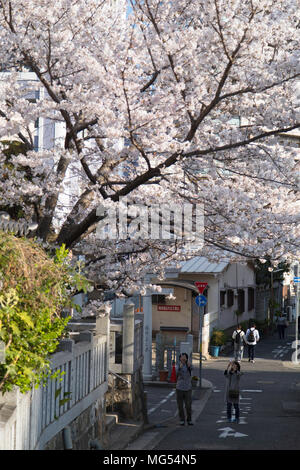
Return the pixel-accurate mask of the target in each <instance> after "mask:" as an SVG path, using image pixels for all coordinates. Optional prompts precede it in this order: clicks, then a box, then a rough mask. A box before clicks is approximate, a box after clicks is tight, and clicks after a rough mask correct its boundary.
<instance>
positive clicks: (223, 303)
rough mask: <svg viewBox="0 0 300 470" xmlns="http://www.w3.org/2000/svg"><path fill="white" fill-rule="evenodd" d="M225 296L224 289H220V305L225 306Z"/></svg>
mask: <svg viewBox="0 0 300 470" xmlns="http://www.w3.org/2000/svg"><path fill="white" fill-rule="evenodd" d="M225 296H226V291H225V290H221V291H220V306H221V307H225Z"/></svg>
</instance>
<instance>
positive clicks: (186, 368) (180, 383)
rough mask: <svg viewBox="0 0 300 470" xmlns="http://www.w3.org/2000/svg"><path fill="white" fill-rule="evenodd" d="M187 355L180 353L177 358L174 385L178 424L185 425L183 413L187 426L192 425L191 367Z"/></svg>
mask: <svg viewBox="0 0 300 470" xmlns="http://www.w3.org/2000/svg"><path fill="white" fill-rule="evenodd" d="M188 358H189V357H188V354H187V353H182V354H180V356H179V364H178V366H177V368H176V376H177V384H176V399H177V406H178V413H179V419H180V424H181V425H182V426H184V424H185V413H184V407H185V411H186V421H187V424H188V425H190V426H191V425H192V424H193V423H192V378H191V375H192V366H191V364H190V363H189V361H188Z"/></svg>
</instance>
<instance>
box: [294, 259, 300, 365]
mask: <svg viewBox="0 0 300 470" xmlns="http://www.w3.org/2000/svg"><path fill="white" fill-rule="evenodd" d="M294 278H297V281H296V282H295V280H294V285H295V301H296V326H295V328H296V331H295V347H296V355H295V362H296V364H298V362H299V361H298V336H299V335H298V322H299V319H298V317H299V290H298V285H299V281H298V278H299V261H297V263H296V264H294Z"/></svg>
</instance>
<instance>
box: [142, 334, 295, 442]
mask: <svg viewBox="0 0 300 470" xmlns="http://www.w3.org/2000/svg"><path fill="white" fill-rule="evenodd" d="M287 333H288V335H287V337H286V338H285V339H284V340H279V339H278V337H277V336H273V337H271V338H266V339H263V340H262V341H261V342H260V343H259V344H258V345H257V348H256V355H257V359H256V362H255V364H252V363H249V362H248V360H247V358H246V359H244V360H243V362H242V371H243V372H244V375H243V377H242V379H241V380H242V382H241V389H242V393H241V397H242V398H241V420H240V424H235V423H227V418H226V405H225V403H224V384H225V382H224V376H223V372H224V370H225V368H226V366H227V364H228V360H229V359H230V358H218V359H215V360H210V361H207V362H205V363H204V364H203V377H204V378H205V379H207V380H209V381H211V382H212V383H213V385H214V389H213V393H212V394H211V396H210V398H209V399H208V401H207V403H206V405H205V408H204V410H203V411H202V413H201V415H200V417H199V418H198V419H197V421H196V422H195V425H194V426H193V427H187V426H185V427H180V426H176V425H173V428H172V429H169V430H168V432H167V433H165V434H164V436H163V435H162V436H161V437H162V439H161V440H160V442H159V443H157V444H156V446H155V447H152V448H153V449H155V450H170V449H176V450H198V449H199V450H202V449H207V450H210V449H219V450H222V449H245V450H246V449H265V450H269V449H272V450H275V449H276V450H292V449H299V448H300V434H299V425H300V389H299V387H297V383H298V382H300V366H295V365H294V364H293V363H292V362H291V359H292V354H293V352H294V349H292V346H293V340H294V334H293V326H292V325H291V326H290V328H289V331H288V332H287ZM171 392H172V390H168V391H167V392H166V391H165V398H166V396H167V395H169V394H170V393H171ZM162 399H164V398H162ZM171 399H173V400H174V399H175V396H174V395H172V396H170V397H169V398H168V400H166V401H165V402H164V403H163V404H162V405H163V406H164V408H160V416H162V415H163V414H165V415H167V410H168V406H169V404H171V402H170V400H171ZM152 404H153V402H152ZM175 405H176V403H175V402H172V413H173V410H174V409H175ZM157 410H159V408H157ZM163 410H165V411H163ZM154 413H155V411H154ZM150 416H151V414H150Z"/></svg>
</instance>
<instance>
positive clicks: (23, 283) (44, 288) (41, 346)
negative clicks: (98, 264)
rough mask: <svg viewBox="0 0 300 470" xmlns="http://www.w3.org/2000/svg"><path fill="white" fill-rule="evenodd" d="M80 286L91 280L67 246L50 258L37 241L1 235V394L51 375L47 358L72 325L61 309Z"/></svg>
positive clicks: (36, 382)
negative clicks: (73, 263) (72, 262)
mask: <svg viewBox="0 0 300 470" xmlns="http://www.w3.org/2000/svg"><path fill="white" fill-rule="evenodd" d="M78 286H79V288H80V289H85V290H86V289H87V287H88V281H87V280H86V279H85V278H84V277H83V276H82V275H81V273H80V272H78V269H76V268H74V267H71V265H70V263H69V262H68V251H67V250H65V248H64V246H63V247H61V248H60V249H58V250H56V256H55V257H54V258H53V259H52V258H50V256H48V255H47V254H46V253H45V251H44V250H43V249H42V248H41V247H40V246H39V245H38V244H36V243H35V242H34V241H32V240H28V239H24V238H17V237H15V236H13V235H11V234H7V233H4V232H1V231H0V341H2V342H3V343H4V345H5V361H4V363H2V364H0V390H1V392H2V393H3V394H4V393H5V392H7V391H9V390H12V388H13V387H14V386H18V387H19V388H20V390H21V392H26V391H28V390H30V388H31V387H32V386H33V385H35V386H38V385H39V384H40V383H44V382H45V380H46V379H47V378H48V377H49V375H51V371H50V363H49V355H50V354H51V353H54V352H55V350H56V348H57V345H58V343H59V340H60V339H61V338H62V337H63V336H64V335H65V334H66V326H67V323H68V321H69V318H62V316H61V311H62V310H63V309H64V308H66V307H69V306H71V300H70V299H71V294H72V292H74V291H75V290H76V289H77V287H78ZM55 376H57V374H56V375H55ZM53 377H54V376H53Z"/></svg>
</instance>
